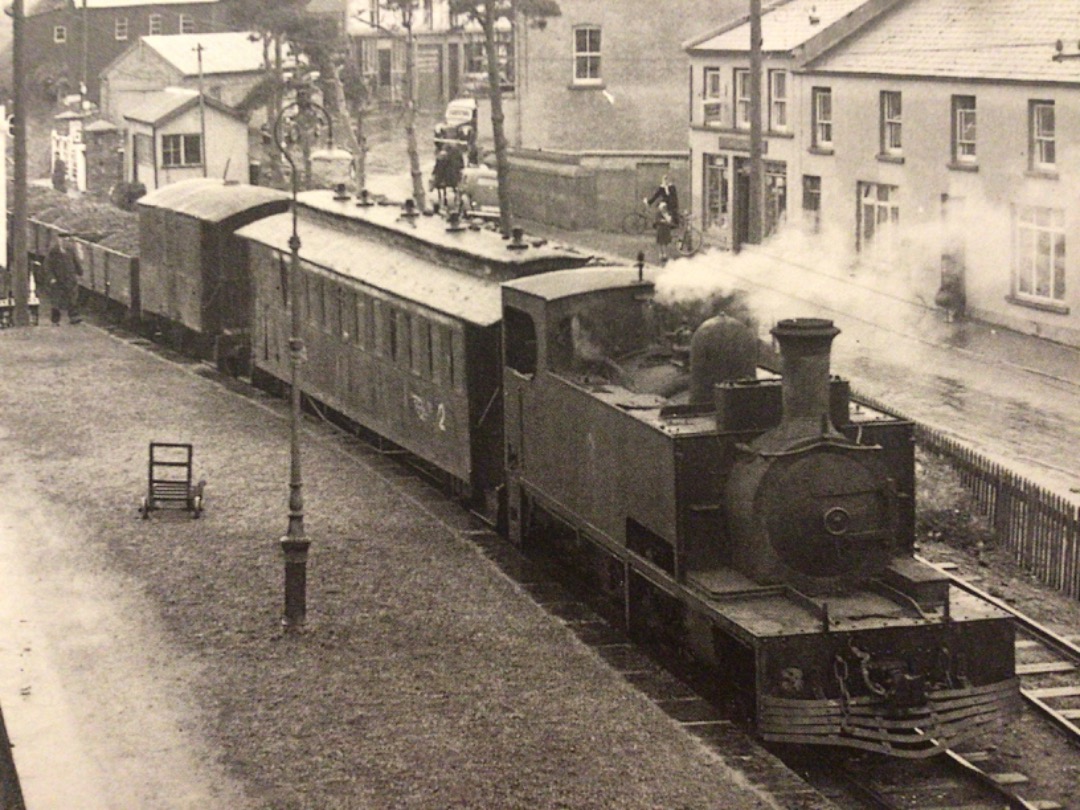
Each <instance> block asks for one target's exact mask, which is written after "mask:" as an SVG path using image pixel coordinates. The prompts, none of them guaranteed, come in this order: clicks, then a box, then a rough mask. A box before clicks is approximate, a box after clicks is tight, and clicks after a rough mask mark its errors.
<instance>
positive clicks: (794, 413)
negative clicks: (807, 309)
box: [772, 318, 840, 437]
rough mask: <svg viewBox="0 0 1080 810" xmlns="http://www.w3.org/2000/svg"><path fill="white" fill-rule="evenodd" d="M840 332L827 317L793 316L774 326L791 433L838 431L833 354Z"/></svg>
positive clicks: (786, 430)
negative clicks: (832, 397)
mask: <svg viewBox="0 0 1080 810" xmlns="http://www.w3.org/2000/svg"><path fill="white" fill-rule="evenodd" d="M839 334H840V330H839V329H837V328H836V327H835V326H833V322H832V321H829V320H825V319H824V318H791V319H788V320H783V321H780V322H779V323H778V324H777V325H776V326H775V327H774V328H773V329H772V335H773V337H774V338H776V341H777V343H779V344H780V356H781V361H782V366H783V375H784V381H783V401H784V405H783V421H782V423H781V424H782V425H783V427H784V433H785V434H787V436H789V437H791V436H793V435H795V434H802V435H807V436H820V435H822V434H825V433H830V434H832V433H835V432H836V429H835V428H834V427H833V425H832V422H831V421H830V419H829V355H830V349H831V347H832V342H833V338H834V337H836V336H837V335H839Z"/></svg>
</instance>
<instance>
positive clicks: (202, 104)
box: [83, 0, 207, 177]
mask: <svg viewBox="0 0 1080 810" xmlns="http://www.w3.org/2000/svg"><path fill="white" fill-rule="evenodd" d="M83 2H84V3H85V2H86V0H83ZM194 50H195V55H196V57H197V58H198V61H199V151H200V152H201V155H200V156H199V158H200V161H201V162H202V176H203V177H206V176H207V166H206V100H205V99H204V98H203V72H202V52H203V50H204V49H203V44H202V43H201V42H200V43H198V44H197V45H196V46H195V49H194Z"/></svg>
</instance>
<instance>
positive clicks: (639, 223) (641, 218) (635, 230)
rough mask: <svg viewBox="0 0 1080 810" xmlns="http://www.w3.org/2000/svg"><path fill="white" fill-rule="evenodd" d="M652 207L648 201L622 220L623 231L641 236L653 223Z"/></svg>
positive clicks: (630, 234)
mask: <svg viewBox="0 0 1080 810" xmlns="http://www.w3.org/2000/svg"><path fill="white" fill-rule="evenodd" d="M653 219H654V217H653V212H652V209H651V208H649V206H648V205H647V204H646V203H642V204H641V205H640V206H639V207H638V208H636V209H634V210H633V211H631V212H630V213H628V214H627V215H626V216H624V217H623V220H622V229H623V233H625V234H627V235H629V236H639V235H640V234H643V233H645V231H647V230H649V228H651V227H652V224H653Z"/></svg>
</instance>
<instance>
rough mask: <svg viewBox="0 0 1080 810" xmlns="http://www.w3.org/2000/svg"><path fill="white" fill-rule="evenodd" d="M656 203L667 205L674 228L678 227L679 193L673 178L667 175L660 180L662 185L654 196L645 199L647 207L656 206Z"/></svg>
mask: <svg viewBox="0 0 1080 810" xmlns="http://www.w3.org/2000/svg"><path fill="white" fill-rule="evenodd" d="M656 203H664V204H666V205H667V210H668V216H669V217H670V218H671V224H672V226H673V227H675V226H678V224H679V191H678V189H676V188H675V184H674V183H672V182H671V178H670V177H668V175H667V174H665V175H664V176H663V178H662V179H661V180H660V185H659V186H657V188H656V191H654V192H653V193H652V196H651V197H647V198H646V199H645V204H646V205H654V204H656Z"/></svg>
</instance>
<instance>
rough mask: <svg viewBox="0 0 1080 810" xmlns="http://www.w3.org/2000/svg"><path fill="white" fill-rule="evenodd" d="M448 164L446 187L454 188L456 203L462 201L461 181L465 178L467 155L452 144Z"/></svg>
mask: <svg viewBox="0 0 1080 810" xmlns="http://www.w3.org/2000/svg"><path fill="white" fill-rule="evenodd" d="M449 152H450V154H449V156H448V159H447V166H446V187H447V188H450V189H453V190H454V205H455V206H457V205H459V204H460V202H461V181H462V180H464V179H465V156H464V155H463V154H462V153H461V149H459V148H458V147H456V146H451V147H450V150H449Z"/></svg>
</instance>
